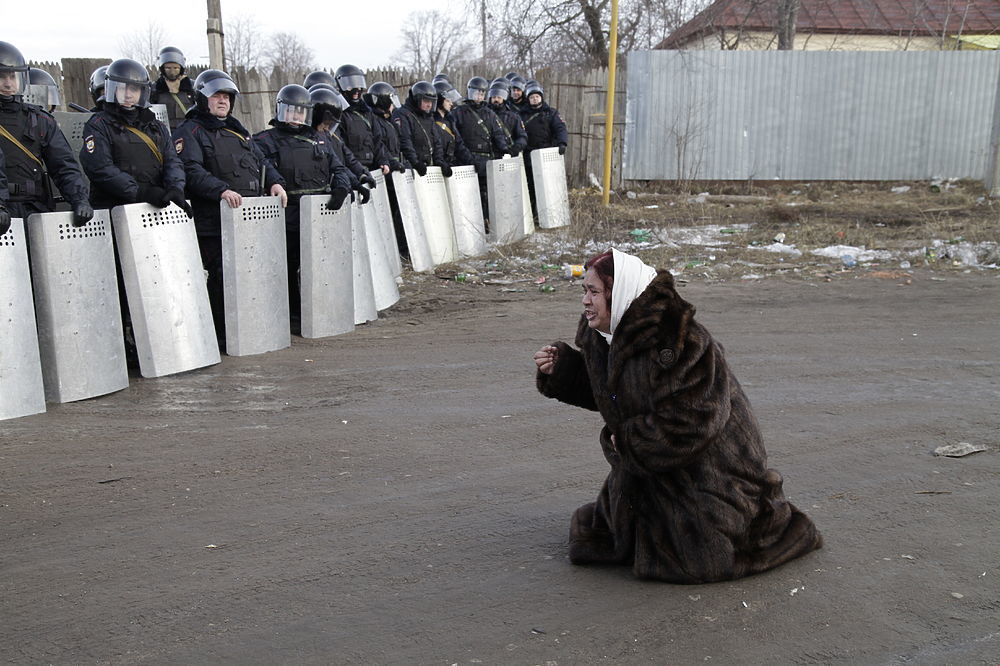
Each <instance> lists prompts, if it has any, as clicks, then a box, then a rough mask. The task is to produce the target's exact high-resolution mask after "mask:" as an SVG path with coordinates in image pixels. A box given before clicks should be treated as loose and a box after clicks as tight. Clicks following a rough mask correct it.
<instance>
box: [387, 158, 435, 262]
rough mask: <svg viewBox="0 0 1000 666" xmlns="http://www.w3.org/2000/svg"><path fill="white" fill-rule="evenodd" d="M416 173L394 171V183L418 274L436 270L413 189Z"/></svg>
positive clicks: (411, 171)
mask: <svg viewBox="0 0 1000 666" xmlns="http://www.w3.org/2000/svg"><path fill="white" fill-rule="evenodd" d="M413 179H414V173H413V170H412V169H407V170H406V173H399V172H397V171H394V172H393V173H392V183H393V185H394V186H395V188H396V201H397V202H398V203H399V214H400V215H401V216H402V218H403V231H404V232H405V233H406V244H407V246H409V250H410V264H411V265H412V266H413V270H415V271H417V272H418V273H421V272H424V271H429V270H431V269H432V268H434V261H433V260H432V258H431V249H430V245H429V244H428V242H427V233H426V232H425V231H424V220H423V217H422V216H421V214H420V206H419V205H417V195H416V192H415V191H414V187H413Z"/></svg>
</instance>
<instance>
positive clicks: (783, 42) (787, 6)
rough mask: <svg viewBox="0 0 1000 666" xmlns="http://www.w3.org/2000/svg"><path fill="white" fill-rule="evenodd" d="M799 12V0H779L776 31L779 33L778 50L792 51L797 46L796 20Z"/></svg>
mask: <svg viewBox="0 0 1000 666" xmlns="http://www.w3.org/2000/svg"><path fill="white" fill-rule="evenodd" d="M798 13H799V0H778V17H777V19H778V20H777V23H776V25H775V27H774V31H775V32H776V33H777V34H778V50H779V51H791V50H792V49H793V48H794V47H795V20H796V17H797V15H798Z"/></svg>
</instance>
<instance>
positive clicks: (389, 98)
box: [361, 81, 399, 113]
mask: <svg viewBox="0 0 1000 666" xmlns="http://www.w3.org/2000/svg"><path fill="white" fill-rule="evenodd" d="M361 99H363V100H364V101H365V104H367V105H368V106H370V107H373V108H376V109H381V110H382V111H385V112H386V113H388V112H389V111H390V106H394V107H396V108H397V109H398V108H399V96H398V95H397V94H396V89H395V88H394V87H392V85H390V84H388V83H386V82H385V81H376V82H375V83H373V84H372V85H371V87H370V88H368V92H366V93H365V94H363V95H362V96H361Z"/></svg>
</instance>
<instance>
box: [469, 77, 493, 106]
mask: <svg viewBox="0 0 1000 666" xmlns="http://www.w3.org/2000/svg"><path fill="white" fill-rule="evenodd" d="M466 87H467V88H468V95H466V97H467V99H470V100H472V101H473V102H482V101H483V100H484V99H486V91H487V90H489V89H490V82H489V81H487V80H486V79H484V78H483V77H481V76H473V77H472V78H471V79H469V83H468V84H467V86H466ZM478 93H482V97H477V94H478Z"/></svg>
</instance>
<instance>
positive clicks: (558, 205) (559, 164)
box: [531, 148, 569, 229]
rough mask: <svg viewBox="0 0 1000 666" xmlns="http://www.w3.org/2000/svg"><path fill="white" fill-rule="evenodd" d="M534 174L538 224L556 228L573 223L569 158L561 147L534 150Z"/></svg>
mask: <svg viewBox="0 0 1000 666" xmlns="http://www.w3.org/2000/svg"><path fill="white" fill-rule="evenodd" d="M531 175H532V177H533V178H534V181H535V205H536V206H537V207H538V226H539V227H541V228H542V229H555V228H556V227H565V226H566V225H567V224H569V194H568V192H567V191H566V162H565V159H564V158H563V156H562V155H560V154H559V149H558V148H542V149H540V150H533V151H531Z"/></svg>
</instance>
